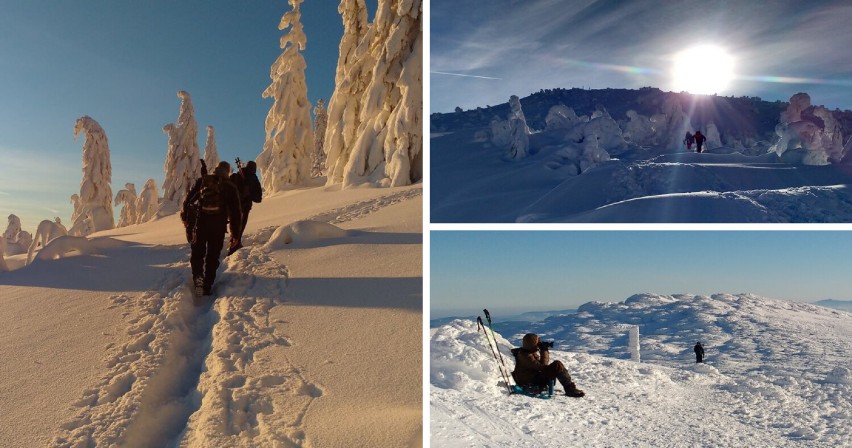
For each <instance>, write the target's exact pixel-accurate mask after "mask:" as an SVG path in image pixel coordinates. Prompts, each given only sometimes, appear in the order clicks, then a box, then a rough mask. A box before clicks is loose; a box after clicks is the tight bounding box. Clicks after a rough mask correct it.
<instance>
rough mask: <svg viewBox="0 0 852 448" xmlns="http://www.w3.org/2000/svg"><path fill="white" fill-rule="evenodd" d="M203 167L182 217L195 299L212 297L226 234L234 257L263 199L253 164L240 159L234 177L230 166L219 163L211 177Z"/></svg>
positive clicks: (187, 200) (187, 197) (188, 196)
mask: <svg viewBox="0 0 852 448" xmlns="http://www.w3.org/2000/svg"><path fill="white" fill-rule="evenodd" d="M201 166H202V168H201V177H200V178H199V179H198V180H197V181H196V182H195V185H193V186H192V188H191V189H190V190H189V193H188V194H187V196H186V199H185V200H184V202H183V208H182V210H181V214H180V216H181V221H183V225H184V227H185V228H186V239H187V242H188V243H189V244H190V247H191V255H190V258H189V264H190V266H191V267H192V285H193V288H194V294H195V296H196V297H199V296H209V295H211V293H212V288H213V282H214V281H215V280H216V270H217V269H218V268H219V257H220V256H221V252H222V248H223V247H224V244H225V231H226V230H228V231H230V234H231V237H230V240H229V243H228V255H231V254H232V253H234V252H236V251H237V250H239V249H240V248H241V247H243V246H242V236H243V231H244V230H245V227H246V224H247V223H248V215H249V212H250V211H251V206H252V203H253V202H260V201H261V199H262V197H263V190H262V189H261V186H260V181H259V180H258V179H257V165H256V164H255V163H254V161H251V162H248V163H247V164H246V166H245V167H243V166H241V164H240V159H237V168H238V171H237V172H236V173H233V174H231V164H229V163H228V162H225V161H222V162H219V165H217V166H216V168H215V169H214V170H213V173H212V174H208V173H207V167H206V166H205V164H204V162H203V161H202V163H201Z"/></svg>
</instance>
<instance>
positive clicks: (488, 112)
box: [430, 87, 852, 141]
mask: <svg viewBox="0 0 852 448" xmlns="http://www.w3.org/2000/svg"><path fill="white" fill-rule="evenodd" d="M672 96H674V97H675V98H677V100H678V102H679V103H680V105H681V107H682V108H683V110H684V111H685V112H687V114H688V115H689V116H690V119H691V121H692V123H693V125H695V126H696V127H698V128H700V129H706V126H707V125H708V124H709V123H711V122H712V123H714V124H715V125H716V127H717V128H718V130H719V132H720V133H721V134H722V136H723V139H726V138H727V139H738V140H745V139H747V138H751V139H755V140H765V141H772V140H774V139H775V126H776V125H777V124H778V121H779V117H780V114H781V112H782V111H784V110H785V109H786V108H787V106H788V104H789V103H787V102H784V101H772V102H770V101H765V100H763V99H761V98H759V97H726V96H716V95H692V94H689V93H685V92H681V93H675V92H664V91H662V90H660V89H658V88H655V87H642V88H640V89H612V88H609V89H593V90H586V89H579V88H571V89H563V88H555V89H542V90H539V91H538V92H536V93H533V94H532V95H529V96H527V97H525V98H521V100H520V101H521V106H522V107H523V111H524V116H525V117H526V120H527V124H528V125H529V126H530V128H531V129H533V130H542V129H544V128H545V118H546V117H547V113H548V111H549V110H550V108H551V107H553V106H556V105H559V104H564V105H565V106H567V107H570V108H572V109H574V112H576V113H577V115H591V114H592V113H593V112H595V111H596V110H599V109H601V108H603V109H606V111H607V112H608V113H609V115H610V116H611V117H612V118H613V119H615V120H616V121H617V122H618V123H619V125H621V127H622V129H623V128H624V123H626V122H627V121H628V119H627V111H629V110H633V111H636V112H637V113H638V114H640V115H644V116H647V117H650V116H652V115H654V114H659V113H663V104H664V102H665V101H666V99H667V98H669V97H672ZM507 99H508V98H507ZM811 107H814V106H811ZM833 112H834V114H835V116H837V117H838V119H839V121H840V122H841V125H842V127H843V134H844V135H850V134H852V111H849V110H845V111H841V110H839V109H835V110H834V111H833ZM508 114H509V104H508V102H507V103H502V104H498V105H495V106H490V105H489V106H485V107H477V108H476V109H471V110H467V111H463V110H462V111H460V110H459V109H457V110H456V112H455V113H433V114H432V115H431V116H430V121H431V130H432V132H447V131H452V130H459V129H465V128H481V127H487V126H488V125H489V123H490V122H491V120H492V118H493V117H495V116H496V117H499V118H500V119H506V117H507V115H508ZM803 115H804V114H803Z"/></svg>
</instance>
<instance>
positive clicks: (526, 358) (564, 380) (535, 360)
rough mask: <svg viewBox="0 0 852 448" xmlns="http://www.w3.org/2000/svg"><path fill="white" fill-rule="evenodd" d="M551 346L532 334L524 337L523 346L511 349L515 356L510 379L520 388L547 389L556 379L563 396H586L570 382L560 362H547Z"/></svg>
mask: <svg viewBox="0 0 852 448" xmlns="http://www.w3.org/2000/svg"><path fill="white" fill-rule="evenodd" d="M552 346H553V343H552V342H550V343H548V342H542V341H539V338H538V335H536V334H534V333H527V334H526V335H524V339H523V345H522V346H521V347H520V348H513V349H512V354H513V355H515V370H514V371H513V372H512V378H514V379H515V382H516V383H518V385H519V386H522V387H523V386H530V385H532V386H538V387H547V385H548V384H550V381H552V380H554V379H556V380H559V383H560V384H562V387H563V388H564V389H565V395H567V396H569V397H577V398H579V397H582V396H584V395H586V393H585V392H583V391H582V390H580V389H577V385H576V384H574V382H573V381H571V375H570V374H568V370H567V369H566V368H565V365H563V364H562V362H561V361H553V362H549V361H550V352H549V348H550V347H552Z"/></svg>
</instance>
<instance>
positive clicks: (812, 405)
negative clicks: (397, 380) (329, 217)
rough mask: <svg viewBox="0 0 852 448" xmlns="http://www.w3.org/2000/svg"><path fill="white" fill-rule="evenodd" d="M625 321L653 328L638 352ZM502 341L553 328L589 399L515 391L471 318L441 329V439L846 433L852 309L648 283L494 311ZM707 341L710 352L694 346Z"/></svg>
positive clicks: (825, 438)
mask: <svg viewBox="0 0 852 448" xmlns="http://www.w3.org/2000/svg"><path fill="white" fill-rule="evenodd" d="M625 324H628V325H630V326H636V325H638V326H639V327H640V328H641V331H642V333H643V339H642V347H641V355H642V363H638V362H634V361H631V360H630V356H631V355H630V353H629V350H628V348H627V345H628V339H629V335H628V334H627V331H625V330H623V327H624V326H625ZM495 331H498V334H497V341H498V345H499V347H500V352H501V353H502V354H503V357H504V358H506V362H507V364H509V369H512V368H513V366H514V363H513V360H512V356H511V354H510V352H509V350H510V349H511V348H512V347H513V346H515V347H517V346H519V345H520V339H521V338H522V337H523V335H524V334H525V333H527V332H532V333H536V334H538V335H539V336H541V337H543V338H545V339H547V340H555V342H556V346H555V347H554V349H553V350H551V360H560V361H562V362H563V363H564V364H565V366H566V368H567V369H568V371H569V372H570V374H571V376H572V378H573V380H574V381H575V382H576V383H577V385H578V387H579V388H580V389H582V390H584V391H585V392H586V396H585V397H583V398H581V399H573V398H569V397H565V396H563V395H562V391H561V388H560V387H559V386H558V385H557V396H555V397H554V398H553V399H551V400H535V399H531V398H528V397H524V396H520V395H514V396H507V393H506V388H505V385H504V384H503V380H501V378H500V374H499V372H498V370H497V365H498V363H497V361H496V360H495V359H494V356H493V355H492V353H491V351H490V350H489V349H488V347H487V346H486V341H485V337H484V335H482V333H479V332H478V331H477V325H476V323H475V322H473V321H469V320H455V321H453V322H451V323H449V324H447V325H442V326H440V327H437V328H434V329H432V330H431V336H430V340H431V341H430V389H431V393H430V397H431V403H430V408H431V443H432V445H433V446H442V447H443V446H446V447H462V446H513V447H562V446H588V447H604V446H665V447H678V446H708V445H713V446H731V447H752V446H773V447H804V446H808V447H835V446H846V445H848V442H849V440H850V438H852V427H850V426H849V425H848V424H847V423H846V422H847V421H848V419H849V418H850V417H851V416H852V401H850V400H849V399H848V396H849V393H850V392H852V386H850V370H849V367H848V359H849V356H850V355H852V342H850V341H852V338H850V336H852V313H848V312H843V311H837V310H831V309H827V308H823V307H819V306H815V305H811V304H804V303H796V302H786V301H778V300H772V299H767V298H762V297H759V296H755V295H751V294H716V295H713V296H709V297H708V296H700V295H692V294H677V295H656V294H638V295H635V296H633V297H630V298H628V299H626V300H625V301H623V302H618V303H603V302H590V303H587V304H585V305H583V306H581V307H580V308H579V310H578V312H577V313H576V314H563V315H560V316H553V317H549V318H547V319H545V320H543V321H539V322H532V323H530V322H517V321H516V322H503V323H495ZM697 340H700V341H701V342H702V344H703V345H704V347H705V350H706V357H705V363H703V364H696V363H695V358H694V355H693V352H692V347H693V345H694V344H695V342H696V341H697Z"/></svg>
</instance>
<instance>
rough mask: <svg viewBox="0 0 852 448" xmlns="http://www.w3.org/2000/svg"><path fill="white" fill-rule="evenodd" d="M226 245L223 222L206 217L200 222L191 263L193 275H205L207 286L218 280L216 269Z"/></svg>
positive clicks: (194, 276) (190, 259) (195, 276)
mask: <svg viewBox="0 0 852 448" xmlns="http://www.w3.org/2000/svg"><path fill="white" fill-rule="evenodd" d="M224 245H225V225H224V224H223V223H221V222H210V221H205V220H204V217H202V218H201V220H200V221H199V222H198V229H197V230H196V235H195V243H193V244H192V246H191V247H192V255H190V257H189V264H190V266H192V277H193V278H197V277H203V278H204V286H205V288H208V289H209V288H210V287H211V286H213V281H214V280H216V269H219V255H221V253H222V247H223V246H224Z"/></svg>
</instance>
